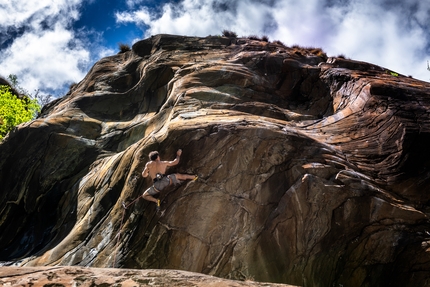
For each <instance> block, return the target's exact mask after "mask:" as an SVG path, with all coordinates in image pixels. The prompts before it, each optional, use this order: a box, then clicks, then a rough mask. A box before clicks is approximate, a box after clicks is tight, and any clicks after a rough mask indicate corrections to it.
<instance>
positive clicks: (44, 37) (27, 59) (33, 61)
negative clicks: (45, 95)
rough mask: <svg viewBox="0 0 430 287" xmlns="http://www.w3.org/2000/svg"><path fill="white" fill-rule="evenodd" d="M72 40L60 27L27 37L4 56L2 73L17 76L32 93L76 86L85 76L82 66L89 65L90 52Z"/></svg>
mask: <svg viewBox="0 0 430 287" xmlns="http://www.w3.org/2000/svg"><path fill="white" fill-rule="evenodd" d="M73 37H74V34H73V33H72V32H71V31H69V30H66V29H64V27H62V26H61V25H56V26H55V28H54V29H52V30H46V31H42V32H38V33H32V32H28V33H25V34H24V35H23V36H21V37H19V38H17V39H16V40H15V41H14V42H13V44H12V45H11V46H10V47H9V48H8V49H7V50H6V51H4V52H3V56H2V59H1V64H0V65H1V67H2V72H3V71H7V73H8V74H15V75H17V76H18V79H19V80H20V82H21V83H24V84H25V88H26V89H27V90H28V91H29V92H32V91H34V90H36V89H41V90H46V89H50V90H55V89H58V87H61V86H62V85H64V84H66V83H69V84H70V83H72V82H76V81H78V80H80V79H82V77H83V76H84V73H83V71H82V70H81V69H80V65H86V64H87V63H88V61H89V52H88V51H87V50H86V49H85V48H84V47H83V46H82V43H81V42H80V41H79V40H76V39H74V38H73ZM71 45H73V47H70V46H71ZM3 76H7V75H3Z"/></svg>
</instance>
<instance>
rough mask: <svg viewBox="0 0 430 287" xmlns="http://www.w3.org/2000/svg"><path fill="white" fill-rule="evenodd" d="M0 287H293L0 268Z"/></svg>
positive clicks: (137, 273) (120, 272) (170, 273)
mask: <svg viewBox="0 0 430 287" xmlns="http://www.w3.org/2000/svg"><path fill="white" fill-rule="evenodd" d="M0 286H4V287H7V286H32V287H67V286H80V287H110V286H112V287H114V286H117V287H119V286H121V287H140V286H155V287H157V286H169V287H183V286H195V287H199V286H201V287H210V286H213V287H263V286H274V287H277V286H278V287H294V286H292V285H287V284H273V283H259V282H254V281H251V280H247V281H245V282H241V281H235V280H227V279H221V278H216V277H213V276H208V275H203V274H199V273H193V272H188V271H179V270H136V269H115V268H110V269H109V268H87V267H61V266H56V267H18V268H17V267H1V268H0Z"/></svg>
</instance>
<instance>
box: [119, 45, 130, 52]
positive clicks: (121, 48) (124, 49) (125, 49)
mask: <svg viewBox="0 0 430 287" xmlns="http://www.w3.org/2000/svg"><path fill="white" fill-rule="evenodd" d="M118 47H119V52H118V54H121V53H125V52H128V51H131V48H130V46H129V45H127V44H124V43H119V44H118Z"/></svg>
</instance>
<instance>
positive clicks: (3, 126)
mask: <svg viewBox="0 0 430 287" xmlns="http://www.w3.org/2000/svg"><path fill="white" fill-rule="evenodd" d="M39 111H40V105H39V104H38V102H37V100H36V99H30V97H28V96H23V97H22V98H19V97H17V96H15V95H13V94H12V92H11V89H10V87H8V86H6V85H2V86H0V140H2V139H3V137H5V136H6V134H7V133H8V132H10V131H11V130H12V129H13V128H14V127H15V126H17V125H19V124H21V123H24V122H27V121H29V120H31V119H32V118H34V117H35V115H36V114H37V112H39Z"/></svg>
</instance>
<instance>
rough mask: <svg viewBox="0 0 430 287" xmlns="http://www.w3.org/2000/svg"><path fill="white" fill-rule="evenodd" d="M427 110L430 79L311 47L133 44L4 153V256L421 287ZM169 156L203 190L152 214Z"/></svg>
mask: <svg viewBox="0 0 430 287" xmlns="http://www.w3.org/2000/svg"><path fill="white" fill-rule="evenodd" d="M429 111H430V84H429V83H426V82H422V81H418V80H415V79H413V78H411V77H407V76H404V75H400V74H398V73H396V72H395V71H390V70H389V69H387V68H384V67H379V66H376V65H372V64H369V63H363V62H358V61H353V60H349V59H344V58H336V57H327V56H326V55H325V54H324V53H323V52H322V51H321V50H320V49H312V48H309V49H305V48H301V47H286V46H285V45H283V44H282V43H280V42H276V41H275V42H271V43H269V42H267V41H263V40H261V41H260V40H256V39H247V38H226V37H206V38H197V37H181V36H172V35H157V36H154V37H151V38H148V39H145V40H143V41H140V42H137V43H136V44H135V45H133V47H132V49H131V51H128V52H125V53H120V54H118V55H115V56H111V57H107V58H104V59H101V60H100V61H99V62H98V63H96V64H95V65H94V67H93V68H92V69H91V71H90V72H89V73H88V75H87V76H86V77H85V78H84V79H83V80H82V81H81V82H80V83H78V84H76V85H75V86H73V88H72V89H71V90H70V92H69V93H68V94H67V95H66V96H65V97H63V98H61V99H58V100H57V101H56V102H54V103H52V104H51V105H50V106H48V107H45V108H44V110H43V112H42V114H41V116H40V117H39V118H38V119H36V120H35V121H32V122H30V123H27V124H25V125H22V126H20V127H19V128H18V129H17V130H15V131H14V132H12V133H11V134H10V135H9V136H8V137H7V138H6V139H5V140H4V142H3V143H2V144H0V181H1V183H2V184H1V191H2V192H1V193H0V223H1V224H0V261H3V262H4V263H3V265H8V264H15V265H20V266H23V267H31V266H36V267H38V266H49V267H48V269H46V271H44V272H42V274H43V273H46V274H49V272H50V271H48V270H68V269H61V268H60V269H56V268H57V267H56V266H85V267H104V268H112V267H120V268H127V269H130V268H131V269H170V270H172V269H174V270H187V271H190V272H199V273H203V274H208V275H215V276H217V277H222V278H229V279H239V280H245V279H247V278H253V280H256V281H260V282H275V283H286V284H295V285H300V286H313V287H316V286H323V287H326V286H349V287H355V286H357V287H362V286H414V287H416V286H430V283H429V282H430V221H429V213H430V152H429V147H430V113H429ZM178 148H182V149H183V156H182V157H181V161H180V163H179V165H178V166H175V167H174V168H172V169H171V170H170V172H181V173H190V174H198V175H199V180H198V181H196V182H187V183H183V184H182V185H181V186H178V187H175V188H170V189H169V190H167V191H166V192H163V193H162V195H161V197H160V198H161V199H162V212H160V213H156V210H155V205H154V204H153V203H150V202H147V201H144V200H143V199H139V196H140V195H141V194H142V192H143V191H144V190H145V189H146V188H148V187H149V186H150V185H151V181H150V180H149V179H144V178H142V177H141V172H142V170H143V168H144V165H145V163H146V162H147V161H148V156H147V155H148V153H149V152H150V151H152V150H158V151H160V153H161V155H162V159H165V160H172V159H173V158H174V156H175V154H176V150H177V149H178ZM124 206H127V209H125V208H124ZM22 270H25V269H22ZM75 270H81V271H82V270H87V272H90V274H92V273H91V272H96V271H88V269H85V268H84V269H79V268H77V269H75ZM105 271H106V270H105ZM107 271H108V272H114V273H115V272H118V274H121V272H128V271H120V270H107ZM19 272H21V271H19ZM32 272H33V271H32ZM64 272H66V271H64ZM97 272H102V271H97ZM130 272H137V271H130ZM139 272H143V273H144V274H155V273H151V272H155V271H139ZM145 272H146V273H145ZM159 272H167V271H159ZM173 274H189V273H181V272H177V273H176V271H174V272H173V273H172V275H173ZM73 276H75V275H73ZM91 276H92V275H91ZM148 276H149V275H148ZM175 276H176V275H175ZM181 276H182V275H181ZM184 276H185V275H184ZM186 276H188V275H186ZM153 277H154V278H155V277H156V276H153ZM153 277H151V278H153ZM174 278H176V277H174ZM201 278H202V279H201V280H206V278H212V277H201ZM129 279H130V278H129ZM48 280H49V278H48ZM130 280H132V279H130ZM143 280H153V279H148V278H147V279H143ZM154 280H155V279H154ZM214 280H220V279H214ZM221 281H222V280H221ZM154 282H155V281H154ZM216 282H218V281H216ZM234 284H241V283H234Z"/></svg>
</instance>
